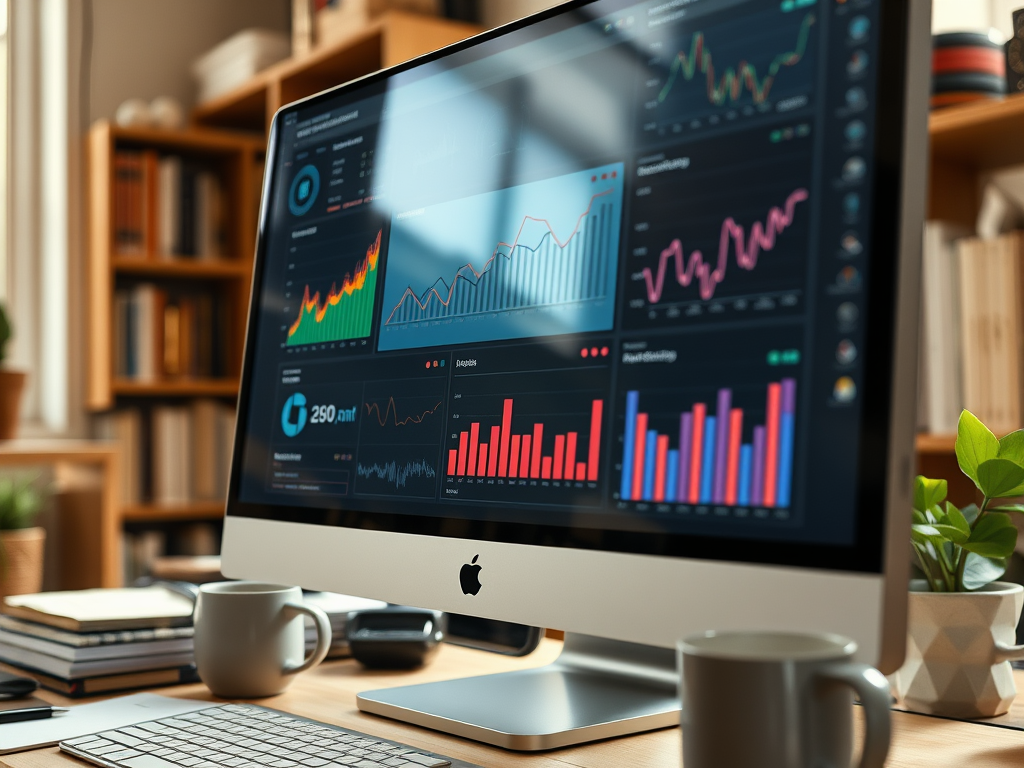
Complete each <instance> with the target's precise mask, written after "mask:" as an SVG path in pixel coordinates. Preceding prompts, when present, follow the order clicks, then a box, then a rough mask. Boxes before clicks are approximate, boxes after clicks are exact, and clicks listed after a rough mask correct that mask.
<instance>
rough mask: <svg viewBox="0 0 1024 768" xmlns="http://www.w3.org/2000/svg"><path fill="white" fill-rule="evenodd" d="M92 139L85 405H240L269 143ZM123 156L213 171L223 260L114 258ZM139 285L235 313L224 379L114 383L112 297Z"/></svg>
mask: <svg viewBox="0 0 1024 768" xmlns="http://www.w3.org/2000/svg"><path fill="white" fill-rule="evenodd" d="M87 141H88V146H87V162H88V175H87V178H88V183H87V190H86V194H87V209H88V217H87V222H88V223H87V226H88V245H89V247H88V265H87V280H88V292H87V308H88V323H89V328H88V337H89V354H88V361H89V363H88V365H89V370H88V378H87V392H86V403H87V405H88V407H89V408H90V409H91V410H92V411H95V412H102V411H107V410H110V409H113V408H116V407H118V406H120V405H123V404H125V403H126V402H132V403H136V404H138V403H140V402H141V403H143V404H154V403H158V402H163V401H171V400H173V401H178V400H182V399H184V398H193V397H214V398H221V399H224V400H228V399H232V398H234V397H236V396H237V394H238V377H239V372H240V370H241V362H242V361H241V352H242V344H243V340H244V336H245V319H246V313H247V310H248V299H249V288H250V279H251V275H252V260H253V253H254V250H255V232H256V215H257V206H258V196H257V195H258V189H259V184H260V179H261V177H260V176H259V174H260V168H261V163H262V159H263V154H264V148H265V147H264V143H263V141H262V139H259V138H257V137H253V136H251V135H248V134H243V133H235V132H230V131H223V130H220V131H214V130H208V129H195V128H194V129H188V130H184V131H161V130H152V129H140V128H120V127H116V126H113V125H111V124H110V123H108V122H106V121H101V122H98V123H97V124H96V125H95V126H93V128H92V130H91V131H90V132H89V136H88V140H87ZM121 150H155V151H157V152H159V153H161V154H173V155H178V156H181V157H183V158H186V159H189V160H195V161H198V162H202V163H203V164H205V165H207V166H209V167H210V168H213V169H215V172H216V173H217V176H218V177H219V179H220V181H221V185H222V188H223V194H224V201H225V208H226V210H227V215H226V227H225V228H226V232H225V244H224V254H223V256H221V257H218V258H217V259H209V260H198V259H189V258H174V259H167V258H161V257H159V256H157V255H156V254H150V253H143V254H141V255H133V256H123V255H119V254H117V253H116V251H115V233H114V215H115V214H114V205H115V201H114V173H115V169H114V157H115V153H116V152H118V151H121ZM138 282H146V283H152V284H155V285H158V286H160V285H173V286H178V287H181V286H198V285H201V286H203V287H206V288H209V289H211V290H212V292H213V294H214V295H215V296H216V297H217V302H218V303H223V304H224V305H226V306H227V307H228V310H227V322H226V323H225V325H226V327H225V328H224V329H223V332H224V336H225V349H226V354H227V359H226V360H225V361H224V362H225V368H226V371H227V375H226V376H224V377H221V378H215V379H208V378H188V377H180V378H163V379H157V380H152V381H137V380H133V379H126V378H119V377H118V376H116V375H115V363H114V360H115V318H114V294H115V290H116V288H117V287H118V286H124V285H126V284H128V285H130V284H132V283H138ZM222 509H223V506H222V505H219V504H210V503H208V502H200V503H195V504H186V505H181V506H176V507H159V506H154V505H150V504H144V505H139V506H133V507H128V508H124V509H122V510H121V517H122V519H124V520H132V521H145V520H167V519H198V518H205V519H210V518H214V519H215V518H217V517H219V516H220V515H221V513H222Z"/></svg>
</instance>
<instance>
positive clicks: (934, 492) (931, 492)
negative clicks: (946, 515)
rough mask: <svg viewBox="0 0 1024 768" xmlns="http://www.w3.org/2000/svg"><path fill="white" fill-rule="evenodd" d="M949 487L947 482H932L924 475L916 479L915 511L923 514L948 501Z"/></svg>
mask: <svg viewBox="0 0 1024 768" xmlns="http://www.w3.org/2000/svg"><path fill="white" fill-rule="evenodd" d="M948 489H949V486H948V483H946V481H945V480H931V479H930V478H927V477H925V476H924V475H918V476H917V477H916V478H914V509H920V510H921V511H922V512H923V511H925V510H928V509H931V508H932V507H934V506H935V505H936V504H941V503H942V502H943V501H945V500H946V493H947V492H948Z"/></svg>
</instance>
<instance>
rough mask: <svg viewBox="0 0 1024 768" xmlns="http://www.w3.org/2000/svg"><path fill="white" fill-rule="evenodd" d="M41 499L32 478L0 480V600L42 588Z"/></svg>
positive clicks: (3, 478) (43, 535)
mask: <svg viewBox="0 0 1024 768" xmlns="http://www.w3.org/2000/svg"><path fill="white" fill-rule="evenodd" d="M42 506H43V496H42V494H41V493H40V491H39V490H38V489H37V488H36V483H35V481H34V479H33V478H26V477H20V478H12V477H2V478H0V598H3V597H6V596H7V595H24V594H28V593H31V592H39V591H40V590H41V589H42V588H43V545H44V544H45V543H46V531H44V530H43V529H42V528H40V527H37V526H35V521H36V516H37V515H38V514H39V510H40V509H41V508H42Z"/></svg>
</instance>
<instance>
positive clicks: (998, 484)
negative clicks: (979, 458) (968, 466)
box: [976, 459, 1024, 499]
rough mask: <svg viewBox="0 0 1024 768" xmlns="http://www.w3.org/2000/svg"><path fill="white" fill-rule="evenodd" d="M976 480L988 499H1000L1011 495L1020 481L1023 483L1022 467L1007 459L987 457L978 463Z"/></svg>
mask: <svg viewBox="0 0 1024 768" xmlns="http://www.w3.org/2000/svg"><path fill="white" fill-rule="evenodd" d="M977 472H978V475H977V479H976V482H977V484H978V488H980V489H981V492H982V493H984V494H985V495H986V496H988V497H989V498H990V499H1000V498H1003V497H1005V496H1009V495H1011V493H1012V492H1013V491H1014V489H1016V488H1017V487H1018V486H1019V485H1020V484H1021V483H1024V467H1020V466H1018V465H1016V464H1014V463H1013V462H1012V461H1010V460H1009V459H989V460H988V461H983V462H982V463H981V464H979V465H978V470H977Z"/></svg>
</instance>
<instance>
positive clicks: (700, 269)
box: [642, 189, 809, 304]
mask: <svg viewBox="0 0 1024 768" xmlns="http://www.w3.org/2000/svg"><path fill="white" fill-rule="evenodd" d="M808 196H809V195H808V192H807V190H806V189H797V190H795V191H793V192H792V193H791V194H790V195H789V197H788V198H787V199H786V204H785V207H784V210H783V209H781V208H779V207H777V206H772V208H771V210H769V211H768V218H767V221H766V223H765V224H763V225H762V224H761V222H760V221H755V222H754V224H753V226H751V228H750V238H749V240H748V239H747V236H746V232H745V230H744V229H743V227H742V226H740V225H739V224H737V223H736V220H735V219H733V218H732V217H731V216H730V217H729V218H727V219H726V220H725V221H723V222H722V234H721V236H720V238H719V240H718V263H717V264H716V265H715V268H714V270H712V269H711V265H710V264H709V263H707V262H705V261H704V255H703V254H702V253H701V252H700V251H693V252H692V253H691V254H690V261H689V263H688V264H684V262H685V260H686V257H685V256H684V254H683V244H682V242H681V241H680V240H679V239H678V238H676V239H675V240H673V241H672V242H671V243H669V246H668V248H666V249H665V250H663V251H662V252H661V259H660V260H659V261H658V274H657V276H655V275H654V274H653V273H652V272H651V268H650V267H644V268H643V270H642V271H643V275H644V281H645V282H646V283H647V298H648V300H649V301H650V302H651V304H657V303H658V302H659V301H661V294H662V291H663V290H664V288H665V272H666V270H667V269H668V262H669V259H672V258H674V259H675V268H676V281H677V282H678V283H679V284H680V285H681V286H683V287H684V288H685V287H687V286H688V285H690V283H692V282H693V281H694V279H698V280H699V281H700V297H701V298H702V299H704V300H705V301H707V300H708V299H710V298H711V297H713V296H714V295H715V288H716V287H717V286H718V284H719V283H721V282H722V281H723V280H725V268H726V266H727V265H728V262H729V242H730V240H731V241H732V242H733V243H734V244H735V247H736V266H738V267H740V268H741V269H746V270H748V271H750V270H752V269H754V267H756V266H757V257H758V256H759V255H760V253H761V251H762V250H763V251H770V250H772V249H773V248H774V247H775V238H776V237H777V236H778V235H780V234H782V232H783V231H785V229H786V228H787V227H788V226H789V225H790V224H792V223H793V215H794V213H795V209H796V204H797V203H802V202H804V201H805V200H807V198H808Z"/></svg>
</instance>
